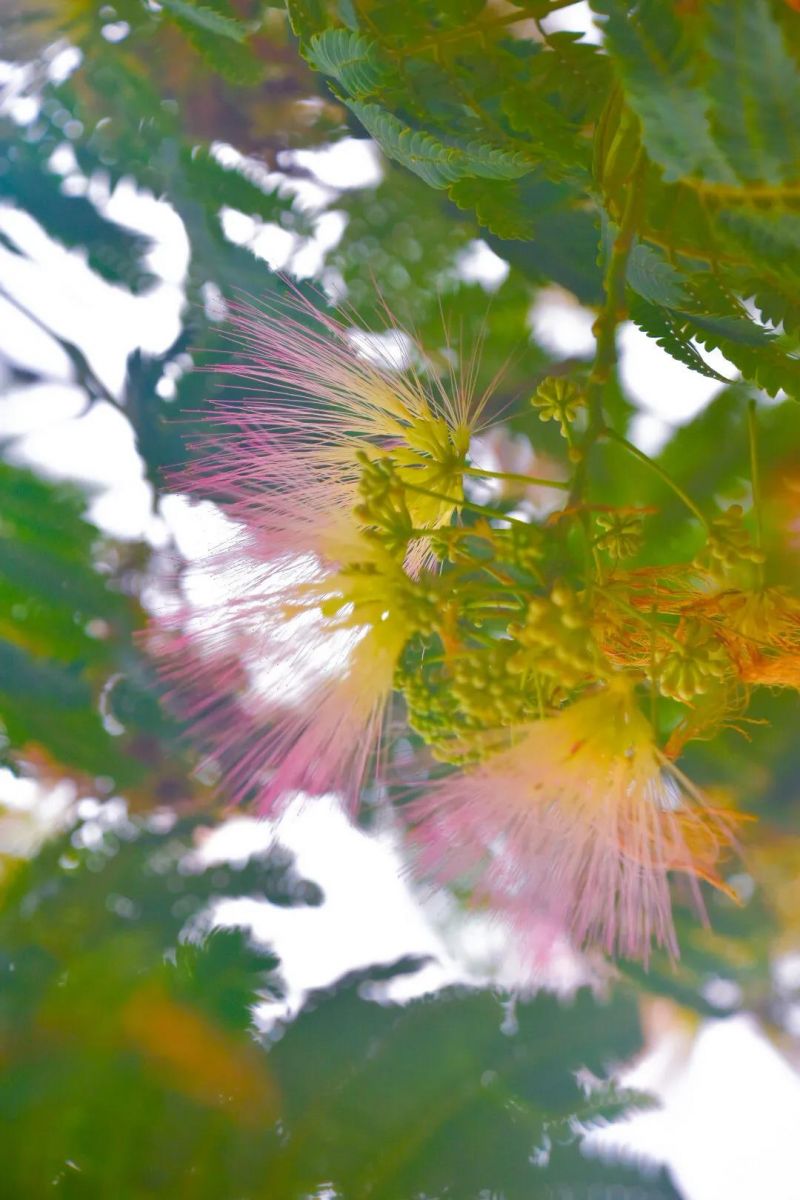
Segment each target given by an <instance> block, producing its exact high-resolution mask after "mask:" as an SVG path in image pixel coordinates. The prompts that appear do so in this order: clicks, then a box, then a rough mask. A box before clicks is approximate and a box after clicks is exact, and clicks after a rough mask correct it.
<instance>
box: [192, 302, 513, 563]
mask: <svg viewBox="0 0 800 1200" xmlns="http://www.w3.org/2000/svg"><path fill="white" fill-rule="evenodd" d="M387 315H388V314H387ZM386 338H388V341H386V340H383V341H381V343H380V349H379V350H376V351H375V352H374V353H372V352H370V342H369V335H364V334H359V333H358V332H357V331H356V330H355V329H354V328H352V327H351V326H348V325H346V324H344V323H343V322H342V321H340V320H338V319H337V318H336V317H334V316H332V315H330V314H329V313H327V312H324V311H322V310H320V309H318V308H317V307H316V306H315V305H314V304H313V303H312V302H311V301H310V300H308V299H306V298H305V297H304V296H303V295H302V294H301V293H300V292H299V291H298V290H297V289H293V290H292V291H291V292H290V294H289V296H288V298H287V299H284V300H282V301H281V302H280V303H276V302H270V301H267V302H264V303H263V304H261V305H260V306H258V307H257V306H255V305H244V304H234V305H232V306H231V322H230V329H229V339H230V341H231V343H232V346H233V349H232V352H231V355H230V359H229V361H227V362H224V363H221V364H217V365H216V366H215V367H214V370H215V371H218V372H220V373H222V374H224V375H226V376H228V377H229V378H230V379H234V380H236V381H238V382H237V392H236V394H233V395H231V394H227V395H226V396H225V397H224V398H223V399H219V400H216V401H212V412H211V415H210V416H209V417H208V434H207V436H201V437H200V438H199V440H198V442H197V444H196V446H195V447H194V448H195V450H197V451H198V454H197V456H196V457H195V458H194V459H193V460H192V461H191V462H190V463H188V464H187V465H186V466H185V467H183V468H181V469H179V470H178V471H177V472H176V473H175V475H174V477H173V480H172V483H173V486H174V488H175V490H178V491H184V492H187V493H189V494H199V495H201V496H203V497H208V496H209V495H213V496H216V497H221V503H222V504H223V507H224V510H225V512H226V513H227V515H228V516H230V517H231V518H233V519H234V520H235V521H240V522H242V523H244V524H245V525H246V526H247V528H248V529H249V530H250V532H251V535H252V537H253V538H254V539H255V540H256V543H257V547H258V551H259V553H260V554H262V555H264V556H266V557H270V558H275V557H278V556H281V555H282V554H286V553H289V554H302V553H308V552H312V553H317V554H321V555H323V556H325V557H330V556H331V554H330V545H329V531H330V523H331V518H334V519H335V518H336V517H338V516H339V515H341V514H346V515H349V514H350V513H351V512H352V510H353V509H354V507H355V506H356V504H357V503H358V482H359V479H360V476H361V471H362V468H361V465H360V462H359V457H358V455H359V454H361V455H362V456H363V455H366V456H367V457H368V458H370V459H372V458H376V457H380V456H381V455H383V454H388V453H390V454H391V456H392V460H393V462H394V463H395V465H396V467H397V470H398V472H399V474H400V476H401V478H402V480H403V482H404V483H406V484H411V485H414V487H415V488H417V487H418V488H419V489H420V491H419V492H418V493H415V494H413V495H412V497H411V499H410V501H409V503H410V507H411V509H412V516H413V517H414V520H415V524H419V525H421V526H425V527H429V526H433V527H436V526H437V525H439V524H443V523H445V522H447V521H448V520H449V519H450V516H451V514H452V512H453V510H454V508H455V507H456V506H457V504H458V502H459V501H460V500H461V499H462V498H463V466H464V464H465V460H466V456H467V453H468V450H469V443H470V438H471V436H472V433H473V432H474V430H475V428H476V426H477V424H478V422H479V421H480V419H481V415H482V412H483V410H484V408H485V405H486V402H487V400H488V397H489V395H490V394H491V390H492V388H493V387H494V386H495V385H496V382H497V381H496V380H495V381H493V383H492V385H491V386H490V388H488V389H487V391H486V392H485V393H483V394H481V395H479V394H478V393H477V388H476V366H477V358H476V357H475V358H473V360H472V361H471V362H470V363H469V364H468V365H467V367H466V368H465V370H464V371H463V374H461V375H457V374H456V373H455V371H454V370H451V371H450V372H449V375H450V378H449V379H448V380H447V381H443V380H442V379H441V378H440V377H439V376H438V375H437V374H436V373H435V372H434V371H431V370H428V369H426V367H425V366H424V364H425V361H426V359H425V354H424V352H423V351H422V349H421V348H420V347H419V346H418V345H416V344H415V343H414V342H413V340H412V339H409V338H408V337H407V336H406V335H401V334H399V333H397V332H396V331H394V332H391V333H389V334H388V335H384V339H386ZM430 493H435V494H436V495H435V496H431V495H430ZM436 496H443V497H452V500H453V503H449V504H448V503H446V502H445V501H444V500H441V499H436Z"/></svg>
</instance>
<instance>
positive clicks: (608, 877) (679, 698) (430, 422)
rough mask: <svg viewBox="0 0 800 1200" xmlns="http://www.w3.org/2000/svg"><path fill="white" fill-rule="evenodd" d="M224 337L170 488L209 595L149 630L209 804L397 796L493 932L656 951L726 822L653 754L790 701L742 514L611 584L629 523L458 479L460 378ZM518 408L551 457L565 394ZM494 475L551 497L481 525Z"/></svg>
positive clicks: (577, 402)
mask: <svg viewBox="0 0 800 1200" xmlns="http://www.w3.org/2000/svg"><path fill="white" fill-rule="evenodd" d="M234 328H235V330H236V338H237V340H238V343H239V346H238V349H239V351H240V353H239V355H238V356H236V357H235V358H234V359H233V361H232V363H231V364H229V365H227V366H226V367H225V368H224V369H225V370H226V371H227V372H228V373H229V374H233V375H236V376H238V377H239V378H240V379H242V380H244V381H245V384H244V386H243V387H242V389H241V391H240V393H238V394H237V395H236V396H235V398H234V399H231V398H230V394H229V392H228V394H227V397H226V399H225V400H224V402H222V403H221V404H220V405H219V406H218V408H217V411H216V412H215V413H214V415H213V417H212V420H211V426H210V436H209V438H208V440H207V443H203V444H201V446H200V447H199V449H200V451H201V453H200V454H199V455H198V457H197V458H196V459H195V460H194V461H193V462H192V463H191V464H190V465H189V466H188V467H186V468H185V469H184V470H183V472H182V473H181V476H180V479H179V485H180V487H181V488H182V489H183V490H186V491H190V492H197V493H199V494H201V495H207V494H208V493H209V492H211V493H212V494H214V495H215V496H217V497H221V498H222V501H223V504H224V507H225V510H226V511H227V513H228V514H229V515H230V516H231V517H232V518H233V521H234V522H235V528H236V531H237V532H236V533H235V534H234V535H233V538H232V541H231V544H230V545H228V546H226V547H225V548H224V550H223V551H222V552H221V553H220V554H219V555H218V556H216V558H215V559H214V560H213V561H211V562H210V563H209V564H208V569H209V571H210V572H211V574H212V575H213V576H215V577H217V578H221V577H223V576H224V577H225V578H226V579H227V580H228V583H229V590H228V595H227V596H226V597H225V598H224V599H223V600H222V601H219V600H217V602H216V603H214V604H213V605H209V606H207V611H205V612H202V611H198V609H197V607H196V606H195V607H194V608H193V609H191V611H190V610H188V609H187V611H186V612H183V613H181V614H180V615H179V617H178V618H177V619H176V620H175V621H174V622H172V623H171V624H170V625H169V626H168V627H167V626H165V625H164V624H162V625H161V627H160V628H159V629H158V630H157V631H156V633H155V634H154V645H155V647H156V651H157V653H158V655H159V658H160V660H161V663H162V669H163V673H164V676H165V678H166V679H167V680H168V684H169V689H170V693H171V695H172V697H173V700H174V703H175V704H176V705H177V706H178V707H179V708H181V711H182V712H183V713H184V714H185V715H186V716H188V717H189V718H190V720H191V721H192V722H193V724H194V725H195V727H196V729H197V731H198V733H199V736H200V738H201V740H203V741H204V742H205V744H206V745H207V746H208V750H209V754H210V758H211V760H212V761H213V762H214V763H215V765H216V767H217V769H218V770H219V772H220V773H221V774H223V775H224V778H225V790H226V793H227V794H228V795H229V796H232V797H233V799H234V800H236V801H247V802H249V803H251V804H253V805H254V806H255V807H256V808H257V809H258V810H259V811H261V812H262V813H264V814H273V813H275V812H276V811H279V809H280V806H281V805H282V804H284V803H285V802H286V800H287V799H289V798H291V797H292V796H294V795H296V794H297V793H303V792H305V793H308V792H312V793H321V792H335V793H337V794H339V795H340V796H342V797H343V798H344V799H345V801H346V802H347V803H348V804H349V806H350V808H351V811H355V810H356V809H357V807H358V805H359V803H360V801H361V798H362V797H363V795H364V791H365V789H366V788H368V787H369V786H370V785H374V784H375V783H382V784H385V785H389V786H390V787H395V788H396V790H397V794H398V795H401V796H402V798H403V803H402V805H401V812H402V816H403V819H404V821H405V822H406V824H407V826H408V828H409V831H410V839H411V842H412V845H413V847H415V850H414V853H415V858H416V861H417V862H418V864H419V866H420V868H421V869H422V870H423V871H424V872H425V873H426V874H429V875H433V876H435V877H437V878H439V879H443V880H448V881H456V880H457V881H459V882H461V883H463V884H465V885H466V886H468V887H469V888H470V889H471V891H472V893H473V895H474V896H475V897H476V898H478V899H479V900H480V901H482V902H484V903H486V904H487V905H488V906H489V907H490V909H491V911H492V912H494V913H497V914H499V915H501V916H503V917H504V918H505V919H507V920H508V921H509V922H510V923H511V924H513V925H514V926H515V927H519V928H523V929H524V928H525V926H526V925H529V924H530V923H531V922H534V921H536V920H541V921H543V922H546V923H548V924H549V925H551V926H552V927H554V928H560V929H562V930H565V931H567V932H568V933H569V934H570V935H571V936H572V938H573V939H574V941H575V942H576V944H581V945H597V946H599V947H601V948H603V949H605V950H606V951H608V952H611V953H619V954H622V955H626V956H631V957H639V958H643V959H645V960H646V959H647V957H648V955H649V953H650V950H651V947H652V945H653V944H656V945H661V946H664V947H666V948H667V949H668V950H669V951H670V952H671V953H673V954H677V950H678V947H677V944H676V940H675V934H674V929H673V924H672V918H671V904H670V884H669V877H670V874H671V873H673V872H677V873H681V874H682V875H684V876H685V877H686V878H687V879H688V881H689V884H690V890H691V891H692V892H693V894H694V895H695V897H696V899H697V903H698V906H700V907H702V901H701V898H700V886H699V882H700V881H705V882H708V883H710V884H712V885H714V886H717V887H723V888H724V887H725V886H726V885H725V883H724V879H723V876H722V874H721V868H722V864H723V862H724V859H725V856H726V853H727V852H728V850H729V848H730V847H731V845H732V844H734V842H735V825H736V819H735V818H734V817H733V816H732V815H731V814H730V813H726V812H723V811H720V810H718V809H715V808H714V807H712V806H711V805H710V804H709V803H708V802H707V800H706V799H705V798H704V796H703V795H702V794H701V793H700V792H699V790H698V789H697V788H695V787H694V786H693V785H692V784H691V783H690V782H689V780H688V779H687V778H686V777H685V776H684V775H683V774H682V772H681V771H680V770H679V768H678V767H677V766H676V765H675V761H674V760H675V758H676V756H677V755H678V753H679V752H680V750H681V749H682V747H683V745H684V744H685V742H686V741H688V740H689V739H691V738H697V737H707V736H710V735H711V734H712V733H713V732H714V731H715V730H717V729H718V728H720V726H722V725H724V724H726V723H731V722H735V721H736V720H737V718H738V717H739V716H740V715H741V713H742V712H743V711H744V708H745V707H746V704H747V699H748V695H749V692H750V690H751V689H752V688H753V687H754V686H758V685H764V686H770V687H775V686H779V687H797V686H799V685H800V600H798V599H797V597H796V596H794V595H793V594H791V593H790V592H789V591H787V590H785V589H782V588H778V587H767V586H765V585H764V582H763V555H762V554H761V552H760V550H759V549H758V547H757V546H756V545H755V544H754V542H753V540H752V538H751V535H750V533H749V531H748V521H747V516H746V514H745V513H744V512H743V510H742V509H741V508H740V507H738V506H734V507H733V508H731V509H728V511H727V512H725V513H722V514H720V515H719V516H717V517H716V518H711V519H709V520H708V521H707V522H706V538H705V545H704V548H703V551H702V552H701V553H700V555H699V556H698V557H697V558H696V559H695V560H694V561H693V562H687V563H684V564H672V565H669V566H664V567H658V568H655V567H651V566H647V567H643V566H637V565H631V559H632V558H633V557H634V556H635V555H636V554H637V553H638V552H639V550H640V548H641V546H642V542H643V539H644V537H645V531H646V523H647V517H648V515H649V510H637V509H614V508H608V507H602V508H599V507H596V506H591V505H589V504H587V503H585V502H583V501H581V499H580V497H576V496H575V495H574V494H572V495H570V494H569V487H570V485H569V484H568V483H565V482H564V481H563V479H561V478H558V477H557V473H554V477H553V478H549V479H542V478H533V477H527V476H525V477H524V478H523V477H522V476H521V475H514V474H508V475H506V474H504V473H502V472H493V471H489V470H486V469H484V468H480V467H478V466H477V465H476V464H475V462H474V461H473V458H472V457H471V447H472V445H473V439H474V437H475V435H476V432H477V431H478V429H479V427H480V426H481V424H482V423H485V420H484V418H485V413H486V411H487V407H488V401H489V398H490V396H491V392H492V389H489V390H488V391H487V392H486V393H485V394H478V392H477V391H476V387H475V379H476V371H475V369H474V364H473V366H472V367H471V368H469V369H468V370H467V371H466V373H465V374H464V375H463V376H461V377H460V378H459V377H458V376H457V375H456V374H455V373H454V372H451V373H450V374H449V375H445V376H444V377H443V376H442V375H441V374H439V373H438V372H437V371H436V370H435V369H434V367H433V365H432V364H431V362H430V361H429V359H428V358H427V356H426V355H425V354H424V352H423V350H422V348H421V347H420V346H417V345H415V344H414V343H413V342H411V341H410V340H409V339H403V340H402V341H398V343H397V353H396V354H395V355H392V354H388V355H387V353H386V348H385V345H383V346H382V347H381V348H380V352H377V351H373V348H371V347H370V345H369V343H368V342H365V340H364V339H363V338H361V339H359V338H358V337H356V336H355V335H354V332H353V330H352V328H350V327H349V326H348V325H347V324H346V323H344V322H340V321H338V320H337V319H335V318H334V317H332V316H329V315H327V314H323V313H321V312H320V311H318V310H317V309H316V308H315V307H314V305H313V304H312V303H311V302H310V301H308V300H306V299H304V298H303V297H302V296H300V295H299V294H298V295H296V296H295V298H294V300H293V301H292V302H291V306H290V311H289V312H288V313H287V311H286V308H285V307H282V308H281V309H280V310H277V309H276V310H272V309H269V308H267V309H262V310H257V311H256V310H252V309H240V310H238V311H237V312H236V313H235V316H234ZM401 351H402V353H401ZM533 403H534V407H535V408H536V409H537V410H538V412H539V414H540V416H541V417H542V418H543V419H553V420H556V421H558V422H559V424H560V426H561V430H562V432H563V433H564V436H565V438H566V440H567V443H568V447H569V448H570V450H573V449H574V448H575V447H576V446H577V445H578V440H577V434H576V431H575V424H576V422H577V423H580V422H581V420H583V419H584V417H585V403H584V396H583V393H582V391H581V385H580V383H579V382H574V381H569V382H566V381H562V380H559V381H548V380H546V381H545V382H544V384H543V385H542V387H541V388H540V389H539V391H538V392H537V394H536V396H535V397H534V398H533ZM619 440H623V439H619ZM639 456H640V457H641V454H640V453H639ZM569 457H570V458H571V460H572V461H574V462H577V461H578V460H579V458H580V455H579V454H578V453H572V454H570V455H569ZM492 479H496V480H497V481H498V482H499V483H509V484H512V483H513V484H520V483H522V484H523V486H524V487H530V488H534V487H535V488H538V489H542V488H550V489H553V492H554V494H555V495H557V496H559V497H560V500H561V503H560V505H559V506H558V507H557V511H555V512H553V511H551V512H550V514H549V516H547V517H541V515H540V516H539V517H538V519H537V515H536V513H535V512H534V511H533V510H532V509H531V508H530V507H528V508H526V505H525V502H524V500H523V501H520V502H519V504H518V506H517V507H516V508H514V507H513V504H514V496H515V494H516V495H518V494H519V489H516V491H515V489H514V488H508V490H507V491H506V493H505V495H504V493H503V491H502V490H501V489H499V488H498V490H497V492H496V493H495V494H494V497H493V498H492V497H491V496H490V497H489V500H490V502H489V503H484V502H483V501H485V500H486V495H485V490H486V486H485V485H486V484H487V481H491V480H492ZM480 489H483V490H480ZM587 564H588V565H587ZM409 744H410V745H411V747H412V751H411V753H409ZM400 745H402V746H403V747H404V753H403V754H402V755H401V754H399V753H397V752H396V750H397V747H398V746H400ZM409 794H410V796H411V798H410V799H409V798H408V797H409Z"/></svg>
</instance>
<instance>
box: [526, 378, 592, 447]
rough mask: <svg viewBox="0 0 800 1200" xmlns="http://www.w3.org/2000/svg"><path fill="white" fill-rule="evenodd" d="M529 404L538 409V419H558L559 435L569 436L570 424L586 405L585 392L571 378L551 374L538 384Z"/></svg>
mask: <svg viewBox="0 0 800 1200" xmlns="http://www.w3.org/2000/svg"><path fill="white" fill-rule="evenodd" d="M531 404H532V405H533V407H534V408H535V409H538V412H539V420H540V421H558V423H559V425H560V426H561V436H562V437H564V438H569V427H570V425H572V424H573V422H574V421H575V419H576V418H577V416H578V412H579V410H580V409H581V408H583V407H585V405H586V393H585V392H584V391H583V389H582V388H580V387H579V386H578V385H577V384H576V383H575V382H574V381H573V380H571V379H565V378H562V377H560V376H558V375H551V376H548V378H547V379H544V380H542V382H541V383H540V384H539V386H538V388H537V389H536V391H535V392H534V394H533V396H531Z"/></svg>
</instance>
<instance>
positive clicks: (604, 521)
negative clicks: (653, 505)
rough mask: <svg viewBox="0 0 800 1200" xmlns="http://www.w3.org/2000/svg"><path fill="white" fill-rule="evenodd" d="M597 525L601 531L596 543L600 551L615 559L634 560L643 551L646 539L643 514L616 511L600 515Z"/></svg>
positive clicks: (621, 510)
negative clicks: (643, 543) (643, 542)
mask: <svg viewBox="0 0 800 1200" xmlns="http://www.w3.org/2000/svg"><path fill="white" fill-rule="evenodd" d="M595 523H596V525H597V528H598V529H599V530H600V531H601V532H600V534H599V536H598V538H597V541H596V545H597V547H598V549H600V550H605V551H606V552H607V553H608V554H610V555H612V557H613V558H632V557H633V555H634V554H638V553H639V551H640V550H641V548H642V541H643V539H644V518H643V517H642V514H641V513H638V512H626V511H625V510H624V509H614V510H612V511H611V512H607V513H598V514H597V516H596V517H595Z"/></svg>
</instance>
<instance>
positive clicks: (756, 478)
mask: <svg viewBox="0 0 800 1200" xmlns="http://www.w3.org/2000/svg"><path fill="white" fill-rule="evenodd" d="M747 439H748V442H749V443H750V486H751V488H752V491H753V515H754V516H755V519H756V546H757V547H758V549H759V550H761V549H762V546H763V542H764V526H763V523H762V513H761V476H760V473H759V469H758V425H757V422H756V402H755V400H751V401H750V403H749V404H748V406H747ZM758 577H759V583H760V584H763V582H764V564H763V563H759V565H758Z"/></svg>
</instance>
